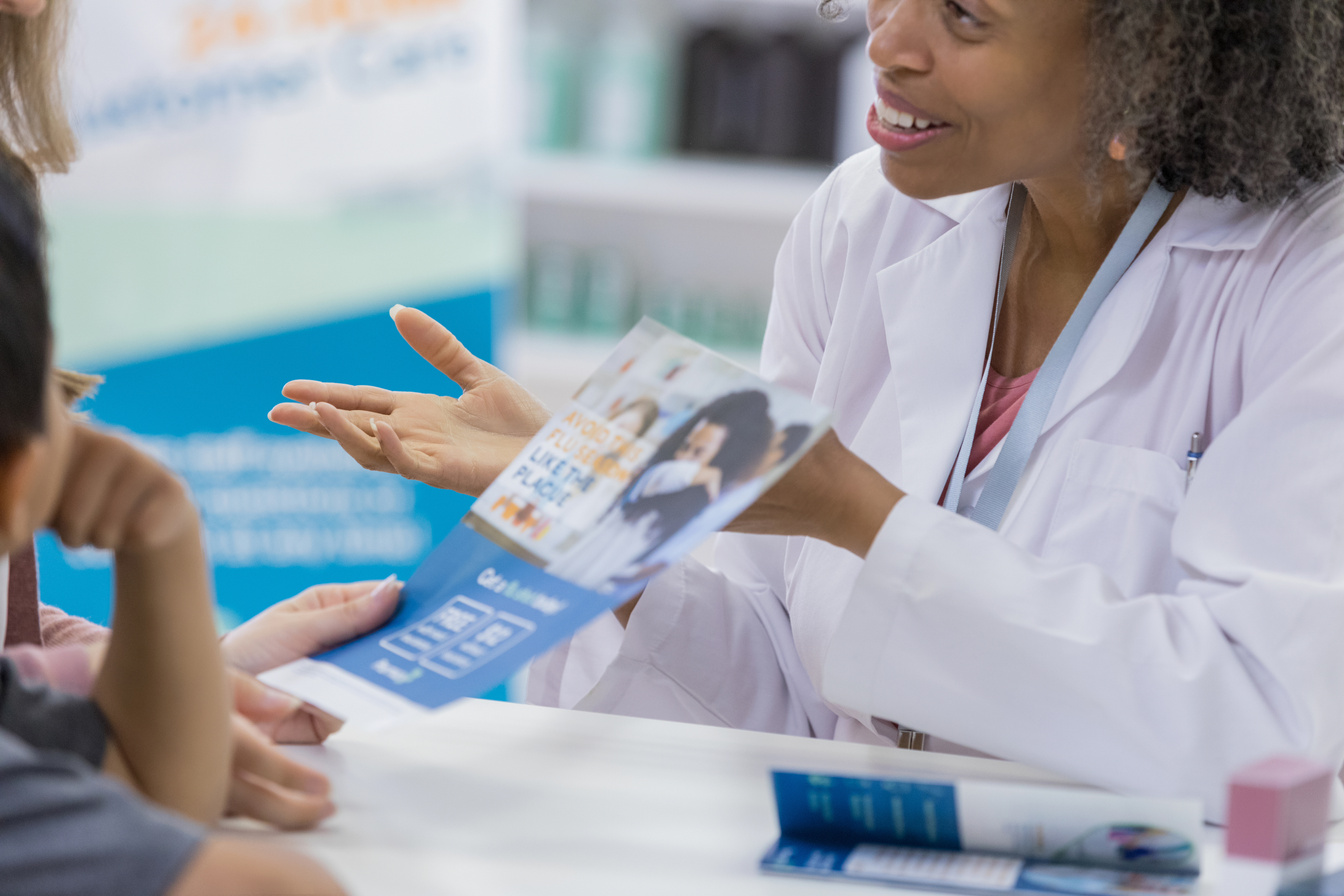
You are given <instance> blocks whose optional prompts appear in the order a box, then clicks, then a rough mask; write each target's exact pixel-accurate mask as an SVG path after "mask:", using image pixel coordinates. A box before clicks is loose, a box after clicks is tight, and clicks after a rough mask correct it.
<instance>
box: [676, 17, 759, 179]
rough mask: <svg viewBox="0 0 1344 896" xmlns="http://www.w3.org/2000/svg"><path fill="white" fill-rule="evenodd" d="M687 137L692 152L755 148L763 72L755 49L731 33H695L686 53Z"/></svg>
mask: <svg viewBox="0 0 1344 896" xmlns="http://www.w3.org/2000/svg"><path fill="white" fill-rule="evenodd" d="M683 58H684V60H685V63H684V68H685V74H684V79H685V88H684V90H683V93H682V97H683V98H682V113H681V139H680V140H679V141H678V145H679V146H680V147H681V148H682V149H684V150H686V151H688V152H703V153H717V154H743V153H749V152H750V151H751V145H752V141H753V135H754V134H755V133H756V131H757V130H758V128H759V122H760V117H761V109H760V96H761V85H760V83H759V81H760V75H761V71H760V68H759V66H758V65H757V58H756V50H755V47H753V46H751V45H750V44H748V43H747V42H746V41H744V40H743V39H742V38H740V37H738V36H737V35H735V34H732V33H730V32H728V31H723V30H721V29H717V28H710V29H707V30H704V31H700V32H699V33H697V34H694V35H692V36H691V38H690V40H688V41H687V42H686V48H685V51H684V53H683Z"/></svg>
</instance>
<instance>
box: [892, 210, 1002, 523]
mask: <svg viewBox="0 0 1344 896" xmlns="http://www.w3.org/2000/svg"><path fill="white" fill-rule="evenodd" d="M1007 202H1008V188H1007V187H1001V188H996V189H993V190H988V191H986V192H985V194H984V196H983V198H982V199H981V200H980V202H979V203H978V204H976V205H975V207H974V208H973V209H971V210H970V212H969V213H968V214H967V216H966V218H965V219H964V220H963V221H962V222H961V223H960V224H959V225H957V226H956V227H953V228H952V229H951V230H949V231H948V232H947V233H945V234H943V235H942V236H941V237H939V238H938V239H937V240H935V241H934V242H932V243H930V244H929V245H928V246H926V247H925V248H924V249H922V250H921V251H919V252H917V253H915V254H914V255H912V256H910V257H909V258H906V259H904V260H902V261H900V262H897V263H896V264H894V265H891V266H890V267H888V268H884V269H883V270H881V271H879V272H878V274H877V290H878V297H879V301H880V303H881V307H882V318H883V324H884V326H885V329H886V336H887V350H888V353H889V355H890V358H891V377H892V383H893V385H894V390H895V395H896V402H897V414H898V416H899V421H900V432H901V440H900V442H901V472H900V479H899V481H898V482H897V483H896V484H897V485H899V486H900V487H901V488H903V489H905V490H906V491H908V492H910V493H911V494H914V495H917V496H919V497H922V498H925V499H927V500H930V501H936V500H938V496H939V495H940V494H941V493H942V490H943V486H944V485H945V484H946V482H947V477H948V473H949V472H950V471H951V469H952V464H953V463H954V462H955V460H956V456H957V450H958V449H959V448H960V447H961V441H962V437H963V436H964V435H965V432H966V424H967V421H968V420H969V418H970V414H971V412H972V405H974V403H975V396H976V392H977V388H978V386H979V384H980V375H981V373H982V371H983V368H984V358H985V344H986V339H987V338H988V334H989V325H990V318H991V317H992V315H993V310H994V287H995V284H996V283H997V281H998V267H999V254H1000V249H1001V247H1002V243H1003V231H1004V224H1005V210H1006V205H1007Z"/></svg>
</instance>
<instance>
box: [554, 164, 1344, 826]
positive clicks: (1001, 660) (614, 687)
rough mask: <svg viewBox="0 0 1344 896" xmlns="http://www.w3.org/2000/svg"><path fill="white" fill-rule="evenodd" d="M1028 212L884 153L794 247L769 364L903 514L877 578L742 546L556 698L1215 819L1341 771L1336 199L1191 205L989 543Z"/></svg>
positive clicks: (557, 687) (1340, 242)
mask: <svg viewBox="0 0 1344 896" xmlns="http://www.w3.org/2000/svg"><path fill="white" fill-rule="evenodd" d="M1007 195H1008V190H1007V188H1006V187H999V188H995V189H991V190H987V191H984V192H981V193H977V194H971V195H967V196H960V197H952V198H948V199H942V200H936V201H928V202H925V201H916V200H912V199H909V198H907V197H904V196H902V195H900V194H898V193H897V192H896V191H895V190H893V189H892V188H891V187H890V186H888V185H887V183H886V182H885V180H883V178H882V175H881V172H880V170H879V168H878V162H877V153H876V151H872V152H868V153H864V154H861V155H859V156H856V157H854V158H853V159H851V160H850V161H848V162H847V163H845V164H844V165H843V166H841V167H840V168H839V169H837V171H836V172H835V173H834V174H833V175H832V176H831V178H830V179H829V180H828V181H827V182H826V184H825V185H824V186H823V187H822V188H821V189H820V190H819V191H818V192H817V194H816V195H815V196H814V197H813V198H812V199H811V200H810V202H809V203H808V205H807V207H806V208H804V210H803V211H802V213H801V214H800V215H799V217H798V219H797V221H796V222H795V224H794V226H793V228H792V230H791V232H790V234H789V236H788V238H787V240H786V242H785V245H784V247H783V249H782V251H781V253H780V257H779V261H778V265H777V268H776V278H775V296H774V303H773V306H772V309H771V315H770V323H769V327H768V331H767V335H766V341H765V348H764V356H763V371H764V373H765V374H766V375H767V376H768V377H769V378H770V379H772V380H774V381H777V382H780V383H783V384H786V385H788V386H790V387H792V388H794V389H796V390H798V391H800V392H803V393H805V394H807V395H810V396H812V398H813V399H814V400H815V401H816V402H818V403H820V404H823V405H828V406H830V407H832V408H833V409H834V413H835V418H834V421H835V429H836V432H837V434H838V435H839V437H840V439H841V441H843V442H844V443H845V444H847V445H849V446H850V448H852V449H853V450H854V451H855V452H856V453H857V454H858V455H859V456H861V457H862V458H864V459H865V460H866V461H868V462H869V463H870V464H872V465H873V466H874V467H876V468H877V469H878V470H879V471H880V472H881V473H882V474H883V475H884V476H885V477H886V478H887V479H889V480H890V481H891V482H893V483H895V484H896V485H898V486H899V487H901V488H902V489H904V490H906V491H907V492H908V493H909V497H907V498H906V499H904V500H902V501H901V502H900V503H899V504H898V505H897V506H896V508H895V509H894V510H893V511H892V513H891V515H890V516H889V517H888V519H887V521H886V524H885V525H884V526H883V528H882V530H881V532H880V533H879V535H878V536H877V540H876V541H875V543H874V544H873V547H872V550H871V551H870V553H869V555H868V559H867V560H866V561H861V560H859V559H858V558H856V557H854V556H853V555H851V554H848V553H846V552H844V551H842V550H839V549H837V548H834V547H831V546H829V545H826V544H823V543H821V542H818V541H815V540H811V539H804V538H778V537H763V536H738V535H725V536H721V537H720V541H719V544H718V548H717V554H716V565H717V566H718V567H719V569H718V570H717V571H716V570H712V569H709V568H707V567H705V566H703V565H701V564H699V563H696V562H694V561H686V562H683V563H682V564H680V565H679V566H677V567H674V568H672V569H671V570H669V571H668V572H667V573H665V574H664V575H663V576H661V577H660V578H659V579H657V580H656V581H655V582H654V583H653V584H652V585H651V586H650V587H649V589H648V590H647V591H646V592H645V594H644V596H643V599H642V600H641V601H640V603H639V605H638V607H637V608H636V610H635V612H634V614H633V616H632V618H631V622H630V627H629V628H628V629H627V630H626V631H625V633H624V638H623V639H622V640H620V643H619V653H618V654H617V655H616V656H615V659H614V660H611V661H610V664H609V665H606V662H607V660H610V656H606V657H601V658H600V661H599V660H594V659H593V658H592V657H591V656H590V657H588V658H587V661H586V665H585V663H584V662H579V661H578V660H577V659H576V658H575V657H574V656H572V655H571V656H570V657H568V660H569V667H568V668H569V672H563V670H564V669H565V668H566V666H565V661H566V657H565V656H564V653H563V651H562V652H561V654H560V655H559V659H558V661H556V660H555V659H554V658H553V659H552V660H551V661H550V662H549V665H547V663H543V664H541V666H540V667H539V676H538V677H539V682H538V685H537V687H536V688H534V693H548V694H550V695H551V696H552V697H555V696H556V695H557V694H559V693H560V691H561V690H563V689H564V687H563V686H568V691H569V693H570V694H571V695H574V696H577V694H578V693H581V692H587V695H586V696H585V697H584V698H583V700H582V701H581V702H580V703H579V705H580V706H581V707H582V708H587V709H594V710H601V711H607V712H616V713H624V714H630V715H641V716H653V717H660V718H668V719H680V720H686V721H698V722H707V723H711V724H720V725H730V726H736V727H742V728H753V729H760V730H768V731H778V732H787V733H793V734H804V735H813V736H817V737H834V738H843V739H851V740H867V741H872V742H879V743H888V742H890V741H889V740H888V739H887V735H890V734H892V733H893V729H892V728H891V726H890V725H889V724H888V723H886V722H883V721H882V720H891V721H894V722H897V723H900V724H903V725H908V726H911V727H913V728H916V729H919V730H922V731H925V732H928V733H930V734H932V735H935V736H937V737H938V738H943V739H946V740H947V741H951V742H954V743H956V744H961V745H965V746H967V747H970V748H973V749H975V750H979V751H983V752H985V753H989V754H992V755H995V756H1000V757H1003V758H1007V759H1013V760H1018V761H1021V762H1026V763H1030V764H1032V765H1035V766H1038V767H1042V768H1046V769H1049V770H1052V771H1055V772H1058V773H1061V774H1064V775H1067V776H1070V777H1073V778H1075V779H1079V780H1082V781H1087V782H1091V783H1094V784H1097V785H1101V786H1104V787H1107V788H1111V789H1114V790H1118V791H1121V792H1129V793H1150V794H1184V795H1194V796H1198V797H1202V798H1203V799H1204V801H1205V805H1206V807H1207V811H1208V815H1209V817H1210V818H1213V819H1218V818H1220V817H1222V815H1223V813H1224V801H1225V788H1226V781H1227V778H1228V775H1229V773H1230V772H1231V771H1232V770H1234V769H1236V768H1238V767H1239V766H1242V765H1244V764H1246V763H1248V762H1251V761H1253V760H1255V759H1258V758H1260V757H1263V756H1265V755H1268V754H1272V753H1295V754H1307V755H1311V756H1314V757H1316V758H1318V759H1320V760H1322V761H1324V762H1326V763H1328V764H1330V765H1331V767H1334V768H1338V767H1339V766H1340V765H1341V762H1344V178H1338V177H1337V178H1335V179H1334V180H1333V181H1331V182H1330V183H1328V184H1326V185H1324V186H1318V187H1313V188H1311V189H1309V190H1307V191H1306V192H1305V193H1304V195H1303V196H1301V197H1300V198H1297V199H1295V200H1292V201H1290V202H1288V203H1286V204H1285V205H1283V206H1282V207H1278V208H1274V209H1258V208H1255V207H1251V206H1247V205H1244V204H1242V203H1239V202H1236V201H1215V200H1211V199H1207V198H1203V197H1200V196H1197V195H1193V194H1192V195H1190V196H1188V197H1187V198H1186V200H1185V201H1184V202H1183V203H1182V204H1181V206H1180V207H1179V208H1178V209H1177V211H1176V213H1175V214H1174V216H1173V217H1172V219H1171V220H1170V222H1169V223H1168V224H1167V225H1166V226H1165V227H1164V228H1163V229H1162V231H1161V232H1160V233H1159V234H1158V235H1157V237H1156V238H1155V239H1154V240H1153V242H1152V243H1151V244H1150V245H1149V246H1148V247H1147V248H1146V249H1145V250H1144V252H1143V253H1142V254H1141V255H1140V256H1139V258H1138V259H1137V261H1136V262H1135V263H1134V265H1133V266H1132V267H1131V269H1130V270H1129V271H1128V273H1127V274H1126V275H1125V277H1124V278H1123V279H1122V280H1121V282H1120V283H1119V285H1118V286H1117V287H1116V288H1115V290H1114V292H1113V293H1112V294H1111V296H1110V297H1109V299H1108V300H1107V301H1106V303H1105V304H1103V306H1102V307H1101V310H1100V311H1099V312H1098V314H1097V316H1096V318H1095V320H1094V322H1093V323H1092V325H1091V327H1090V328H1089V329H1088V331H1087V334H1086V336H1085V337H1084V339H1083V342H1082V344H1081V345H1080V347H1079V349H1078V353H1077V355H1076V357H1075V358H1074V361H1073V364H1072V365H1071V367H1070V368H1069V371H1068V373H1067V375H1066V376H1065V378H1064V381H1063V384H1062V386H1061V388H1060V390H1059V393H1058V395H1057V397H1056V399H1055V402H1054V406H1053V407H1052V409H1051V412H1050V416H1049V419H1048V421H1047V423H1046V426H1045V430H1044V432H1043V433H1042V435H1041V438H1040V441H1039V442H1038V444H1037V447H1036V450H1035V453H1034V454H1033V456H1032V459H1031V462H1030V463H1029V464H1028V466H1027V468H1026V471H1025V473H1024V474H1023V478H1022V481H1021V483H1020V486H1019V488H1018V490H1017V493H1016V495H1015V496H1014V499H1013V501H1012V503H1011V504H1010V506H1009V507H1008V510H1007V513H1006V514H1005V516H1004V520H1003V525H1002V527H1001V534H996V533H994V532H990V531H989V530H987V529H984V528H982V527H981V526H979V525H977V524H976V523H973V522H970V521H969V520H966V519H964V518H962V517H959V516H957V515H955V514H953V513H951V512H949V511H947V510H944V509H942V508H939V507H938V506H936V503H935V502H936V501H937V499H938V496H939V494H940V493H941V492H942V489H943V486H944V484H945V482H946V480H947V478H948V473H949V471H950V470H951V467H952V464H953V461H954V459H955V456H956V453H957V449H958V446H959V444H960V441H961V438H962V434H963V432H964V429H965V426H966V421H967V419H968V417H969V415H970V414H971V412H972V405H973V403H974V401H975V395H976V387H977V385H978V379H979V375H980V372H981V367H982V363H983V355H984V346H985V338H986V333H987V331H988V327H989V322H990V314H991V307H992V302H993V295H994V285H995V278H996V272H997V263H998V255H999V246H1000V242H1001V239H1002V236H1003V230H1004V219H1005V214H1004V213H1005V205H1006V201H1007ZM1194 432H1201V433H1204V434H1205V435H1206V438H1207V442H1208V449H1207V453H1206V455H1205V457H1204V459H1203V461H1202V462H1201V465H1200V467H1199V470H1198V475H1197V476H1196V477H1195V479H1194V481H1193V484H1191V485H1190V487H1189V490H1188V492H1187V490H1186V475H1185V454H1186V451H1187V449H1188V447H1189V444H1190V436H1191V434H1192V433H1194ZM996 453H997V451H996V452H995V453H993V454H991V455H990V456H989V457H988V458H987V459H986V460H985V461H984V463H982V464H981V465H980V467H979V468H978V469H977V470H976V471H974V472H973V474H972V475H971V476H970V477H968V480H967V487H966V490H965V495H964V498H963V501H964V502H970V503H973V502H974V501H975V500H976V499H977V498H978V494H979V491H980V489H981V488H982V487H983V484H984V479H985V474H986V471H987V470H988V469H989V468H990V467H992V466H993V463H994V460H995V457H996ZM596 631H598V632H601V631H603V629H602V628H601V627H599V628H598V629H597V630H596ZM605 631H607V632H608V633H610V632H611V631H612V629H611V623H607V628H606V629H605ZM615 646H616V645H614V644H613V643H611V642H610V641H609V642H608V643H607V644H606V645H605V646H604V645H602V644H597V645H596V648H595V651H592V652H595V653H597V654H600V653H601V652H602V650H609V651H611V650H614V648H615ZM575 649H577V645H576V648H575ZM571 653H573V651H571ZM575 669H578V670H579V671H578V672H575ZM585 670H586V671H585ZM603 670H604V671H603ZM598 672H601V675H600V678H599V679H598V680H597V681H596V684H595V685H593V683H592V681H591V679H589V680H588V681H583V682H581V683H579V682H577V681H575V680H571V681H569V682H561V681H560V678H562V677H563V675H565V674H571V678H573V679H577V678H581V677H582V675H583V674H587V675H596V674H597V673H598ZM589 685H592V687H591V690H590V689H589ZM1337 786H1338V785H1337ZM1338 797H1339V794H1338V793H1337V794H1336V798H1337V799H1336V803H1337V804H1338Z"/></svg>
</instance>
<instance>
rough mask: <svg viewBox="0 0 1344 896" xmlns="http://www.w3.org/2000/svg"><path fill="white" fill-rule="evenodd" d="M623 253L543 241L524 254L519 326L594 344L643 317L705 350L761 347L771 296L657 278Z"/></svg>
mask: <svg viewBox="0 0 1344 896" xmlns="http://www.w3.org/2000/svg"><path fill="white" fill-rule="evenodd" d="M640 261H641V260H640V259H639V258H638V257H636V256H634V255H632V254H631V253H630V252H629V251H628V250H624V249H621V248H618V247H615V246H611V245H607V246H591V245H590V246H586V247H585V246H576V245H573V244H569V243H564V242H548V243H543V244H540V245H535V246H532V247H531V248H530V249H529V251H528V257H527V266H526V276H525V278H524V292H523V296H524V300H523V303H522V307H521V309H520V310H521V312H522V323H524V324H525V326H527V327H528V328H529V329H532V330H539V331H548V332H553V333H577V334H586V335H589V336H593V337H603V336H615V335H619V334H621V333H624V332H625V331H626V330H628V329H629V328H630V327H631V326H633V325H634V324H635V322H636V321H638V320H639V318H640V317H642V316H644V315H648V316H649V317H652V318H654V319H655V320H658V321H661V322H662V323H664V324H667V325H668V326H669V327H671V328H673V329H674V330H677V331H678V332H680V333H684V334H685V335H687V336H689V337H691V338H692V339H696V340H699V341H701V342H704V343H706V344H709V345H714V346H717V347H720V348H723V349H728V350H735V351H751V350H753V349H756V348H759V346H760V344H761V339H762V337H763V336H764V333H765V318H766V313H767V310H768V308H769V301H770V295H769V290H768V287H767V288H766V289H765V290H760V289H752V288H750V287H748V288H741V287H734V286H732V285H729V284H730V280H729V279H728V278H724V277H706V276H704V275H703V274H702V273H701V272H699V271H696V272H694V274H691V273H688V272H687V271H685V270H672V271H664V272H661V273H659V272H656V269H655V268H654V267H652V266H650V265H648V264H642V265H641V264H640Z"/></svg>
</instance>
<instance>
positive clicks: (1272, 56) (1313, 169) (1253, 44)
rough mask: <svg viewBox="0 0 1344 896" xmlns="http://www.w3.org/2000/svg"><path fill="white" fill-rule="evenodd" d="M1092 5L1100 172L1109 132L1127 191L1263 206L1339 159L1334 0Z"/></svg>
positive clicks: (1100, 1)
mask: <svg viewBox="0 0 1344 896" xmlns="http://www.w3.org/2000/svg"><path fill="white" fill-rule="evenodd" d="M1088 2H1089V3H1090V4H1091V15H1090V19H1091V21H1090V26H1089V27H1090V36H1089V42H1090V45H1091V76H1090V85H1089V97H1088V110H1089V112H1088V116H1087V123H1086V125H1085V128H1086V132H1085V134H1084V137H1085V139H1086V145H1087V147H1088V149H1089V152H1090V153H1091V155H1092V158H1093V160H1094V162H1095V164H1096V165H1097V166H1098V168H1099V167H1100V165H1101V164H1102V161H1103V159H1105V152H1106V147H1107V146H1108V145H1109V144H1110V142H1111V140H1112V139H1114V138H1115V137H1116V136H1117V135H1119V136H1120V137H1121V139H1122V140H1123V142H1124V143H1125V145H1126V149H1127V154H1126V157H1125V165H1126V167H1127V169H1128V171H1129V174H1130V180H1131V182H1132V184H1133V185H1134V187H1135V188H1136V190H1137V189H1142V187H1143V186H1144V185H1146V184H1147V182H1148V181H1149V180H1151V179H1152V178H1153V177H1156V178H1157V180H1158V182H1159V183H1161V184H1162V186H1164V187H1166V188H1168V189H1171V190H1176V189H1180V188H1181V187H1187V186H1188V187H1190V188H1191V189H1193V190H1194V191H1195V192H1197V193H1200V194H1202V195H1205V196H1214V197H1223V196H1235V197H1237V198H1238V199H1240V200H1242V201H1246V202H1262V203H1273V202H1278V201H1280V200H1283V199H1285V198H1287V197H1289V196H1291V195H1293V194H1294V193H1295V192H1296V191H1297V190H1298V189H1299V188H1300V187H1301V185H1302V184H1303V183H1304V182H1311V181H1321V180H1324V179H1326V178H1328V177H1330V176H1331V175H1332V174H1333V173H1335V172H1336V171H1337V170H1338V169H1339V165H1340V163H1341V162H1344V0H1088ZM848 5H849V4H848V3H847V2H845V0H825V2H822V3H820V5H819V7H818V11H819V12H820V13H821V15H823V16H825V17H827V18H836V17H838V16H840V15H843V14H844V11H845V10H846V8H847V7H848Z"/></svg>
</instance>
